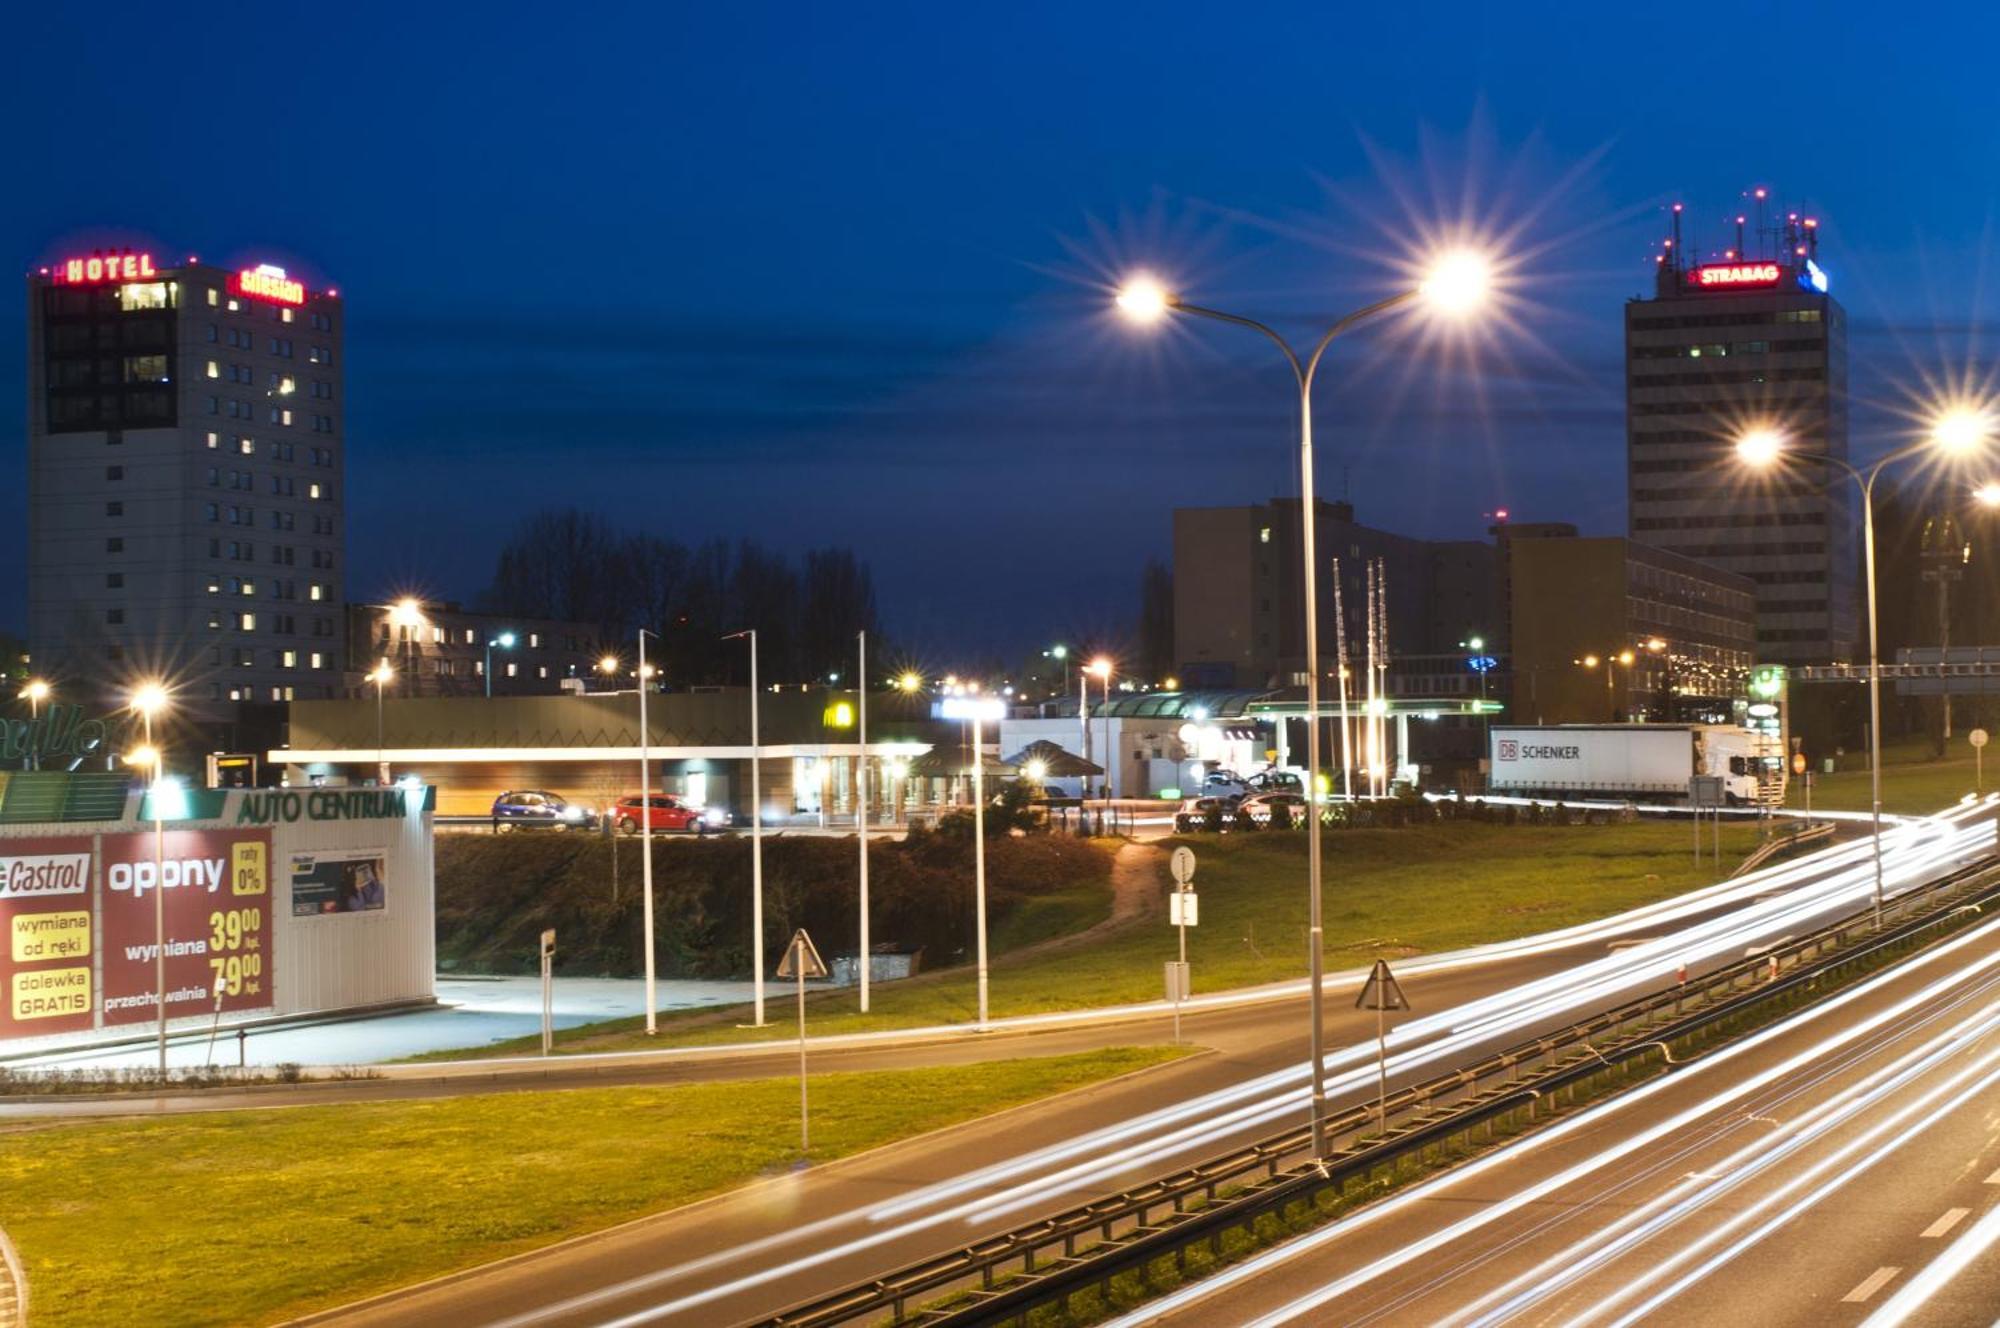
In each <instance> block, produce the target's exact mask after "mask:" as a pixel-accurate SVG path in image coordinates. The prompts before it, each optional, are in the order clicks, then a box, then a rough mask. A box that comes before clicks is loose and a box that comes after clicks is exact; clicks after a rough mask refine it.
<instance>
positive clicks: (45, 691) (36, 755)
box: [21, 678, 51, 770]
mask: <svg viewBox="0 0 2000 1328" xmlns="http://www.w3.org/2000/svg"><path fill="white" fill-rule="evenodd" d="M50 690H51V689H50V687H49V685H48V683H47V682H45V681H44V680H42V679H40V678H30V679H28V681H27V685H26V686H24V687H22V688H21V695H22V696H24V697H26V698H27V700H28V724H29V727H31V728H32V727H33V726H34V725H35V723H36V721H37V720H39V719H40V718H41V717H42V702H44V701H46V700H48V699H49V692H50ZM28 762H29V768H30V769H32V770H39V769H41V768H42V756H41V752H40V750H39V748H38V747H37V746H36V745H35V744H34V743H30V744H28Z"/></svg>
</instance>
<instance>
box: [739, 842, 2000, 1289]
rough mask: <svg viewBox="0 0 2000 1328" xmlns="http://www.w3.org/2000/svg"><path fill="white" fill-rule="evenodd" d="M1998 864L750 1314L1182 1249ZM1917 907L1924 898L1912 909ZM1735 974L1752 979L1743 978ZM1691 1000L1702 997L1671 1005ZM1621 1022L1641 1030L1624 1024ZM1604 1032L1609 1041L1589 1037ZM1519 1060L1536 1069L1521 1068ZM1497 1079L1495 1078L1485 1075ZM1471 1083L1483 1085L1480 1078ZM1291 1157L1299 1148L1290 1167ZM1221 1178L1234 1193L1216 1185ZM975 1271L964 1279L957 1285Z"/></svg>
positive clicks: (1647, 1040)
mask: <svg viewBox="0 0 2000 1328" xmlns="http://www.w3.org/2000/svg"><path fill="white" fill-rule="evenodd" d="M1996 864H2000V856H1988V857H1986V858H1983V859H1981V860H1980V861H1979V862H1977V863H1974V864H1972V865H1970V866H1967V867H1963V868H1960V869H1958V870H1956V871H1953V872H1950V873H1947V874H1946V875H1944V876H1942V877H1939V878H1938V879H1936V880H1934V881H1932V882H1930V883H1929V884H1928V885H1926V886H1923V887H1920V888H1919V889H1916V890H1912V891H1908V892H1905V893H1904V894H1903V895H1901V896H1898V897H1897V898H1896V899H1895V900H1893V901H1890V905H1889V911H1890V912H1892V913H1893V912H1901V913H1903V914H1904V915H1905V917H1906V920H1905V921H1904V922H1902V923H1900V924H1897V925H1896V926H1893V927H1889V928H1886V929H1885V930H1883V931H1881V932H1871V931H1870V927H1871V921H1870V917H1871V910H1866V909H1864V910H1862V911H1861V912H1858V913H1855V914H1852V915H1850V916H1849V917H1847V918H1845V919H1842V920H1840V921H1838V922H1835V923H1833V924H1830V925H1829V926H1827V927H1824V928H1821V929H1820V930H1818V931H1816V932H1813V933H1812V934H1810V935H1808V936H1805V937H1801V938H1798V939H1795V940H1791V941H1788V942H1785V943H1783V944H1781V945H1778V946H1774V947H1772V948H1771V949H1770V950H1768V951H1765V952H1763V953H1760V954H1757V955H1755V956H1748V957H1745V958H1743V959H1741V960H1737V961H1734V962H1732V963H1729V964H1726V965H1724V966H1722V967H1721V968H1718V969H1716V970H1714V971H1712V972H1710V973H1708V974H1705V975H1703V976H1702V977H1700V978H1699V979H1696V980H1694V981H1692V982H1688V983H1685V984H1676V985H1674V986H1672V987H1668V988H1665V989H1662V990H1660V991H1657V992H1652V993H1649V994H1648V995H1646V996H1642V997H1639V998H1637V999H1635V1000H1633V1001H1629V1002H1627V1003H1625V1004H1624V1005H1621V1006H1618V1007H1616V1008H1614V1009H1610V1010H1605V1011H1602V1012H1600V1013H1598V1014H1595V1015H1592V1016H1590V1017H1589V1018H1587V1019H1584V1020H1580V1021H1578V1022H1576V1023H1574V1024H1571V1025H1569V1026H1567V1027H1565V1028H1563V1029H1560V1030H1557V1031H1555V1032H1553V1033H1549V1034H1546V1035H1543V1036H1541V1037H1536V1038H1531V1039H1527V1040H1525V1041H1522V1042H1520V1043H1516V1044H1515V1045H1513V1046H1511V1047H1509V1048H1507V1049H1506V1050H1504V1051H1502V1052H1499V1053H1497V1054H1495V1055H1493V1056H1490V1057H1487V1058H1486V1059H1485V1060H1483V1061H1480V1062H1477V1063H1475V1064H1474V1065H1472V1066H1470V1067H1466V1068H1461V1069H1459V1070H1456V1071H1452V1072H1449V1073H1446V1074H1443V1075H1439V1076H1437V1077H1435V1078H1432V1079H1430V1080H1427V1081H1425V1082H1423V1083H1420V1084H1415V1085H1412V1086H1410V1087H1407V1088H1403V1089H1400V1090H1398V1091H1397V1092H1395V1093H1392V1094H1390V1095H1389V1098H1388V1102H1387V1111H1388V1117H1389V1119H1392V1120H1393V1119H1394V1118H1396V1117H1397V1116H1399V1115H1408V1114H1410V1113H1412V1112H1414V1113H1415V1116H1414V1119H1411V1120H1409V1121H1407V1122H1404V1123H1400V1124H1397V1125H1396V1126H1394V1127H1393V1128H1391V1129H1390V1130H1388V1132H1387V1133H1386V1134H1380V1135H1376V1136H1373V1137H1368V1136H1367V1135H1366V1134H1365V1132H1367V1131H1369V1130H1370V1129H1371V1127H1375V1126H1376V1124H1377V1121H1378V1115H1377V1110H1376V1107H1375V1105H1374V1104H1369V1105H1367V1106H1361V1107H1355V1108H1351V1109H1349V1110H1348V1111H1345V1112H1342V1113H1340V1114H1339V1115H1336V1116H1334V1117H1332V1118H1331V1119H1329V1120H1328V1121H1327V1130H1328V1134H1329V1135H1331V1136H1336V1137H1338V1136H1343V1135H1344V1136H1347V1137H1348V1138H1349V1140H1350V1142H1349V1143H1348V1144H1347V1145H1346V1146H1345V1147H1343V1148H1341V1149H1339V1150H1337V1151H1336V1152H1335V1153H1333V1154H1331V1155H1329V1156H1328V1157H1327V1158H1325V1159H1324V1160H1313V1159H1312V1158H1311V1156H1310V1150H1311V1144H1312V1134H1311V1130H1310V1129H1309V1128H1306V1127H1303V1126H1302V1127H1298V1128H1295V1129H1291V1130H1287V1131H1284V1132H1282V1133H1278V1134H1274V1135H1271V1136H1268V1137H1266V1138H1264V1139H1261V1140H1258V1141H1256V1142H1254V1143H1251V1144H1248V1145H1244V1146H1241V1147H1239V1148H1237V1149H1234V1150H1232V1151H1231V1152H1229V1153H1226V1154H1222V1155H1220V1156H1217V1157H1214V1158H1211V1159H1208V1160H1207V1161H1204V1162H1201V1163H1199V1164H1196V1165H1195V1166H1192V1167H1187V1168H1183V1169H1181V1170H1179V1171H1176V1172H1174V1173H1171V1174H1169V1175H1167V1176H1163V1177H1160V1178H1158V1179H1155V1180H1152V1181H1149V1182H1146V1183H1144V1184H1142V1185H1139V1186H1135V1187H1133V1188H1131V1189H1127V1190H1125V1191H1123V1192H1121V1193H1119V1194H1116V1195H1111V1196H1108V1197H1106V1198H1103V1199H1099V1200H1094V1201H1092V1202H1089V1203H1085V1204H1081V1205H1078V1206H1077V1207H1074V1208H1071V1209H1069V1210H1067V1211H1065V1212H1062V1213H1058V1214H1056V1215H1054V1216H1050V1217H1046V1218H1041V1219H1037V1220H1035V1221H1033V1222H1030V1223H1027V1224H1025V1225H1023V1226H1021V1227H1017V1228H1015V1229H1014V1230H1012V1231H1008V1232H1004V1233H1002V1234H1000V1235H997V1236H992V1237H988V1238H986V1239H983V1240H980V1241H976V1242H974V1243H972V1244H969V1245H966V1246H962V1247H960V1248H958V1249H956V1250H952V1251H950V1252H948V1253H945V1254H941V1255H938V1256H934V1257H932V1258H929V1259H925V1260H922V1261H919V1262H917V1263H913V1264H910V1265H908V1266H906V1267H904V1268H902V1269H899V1270H897V1271H896V1272H893V1273H890V1274H888V1275H886V1276H883V1277H879V1278H873V1279H870V1280H869V1281H867V1282H864V1283H861V1284H858V1285H855V1286H851V1287H848V1288H845V1289H843V1290H840V1291H836V1292H834V1293H832V1294H830V1295H825V1296H821V1297H818V1298H816V1299H814V1300H811V1301H808V1302H805V1303H802V1304H799V1305H796V1306H793V1307H792V1308H790V1309H788V1310H786V1311H784V1312H782V1313H780V1314H777V1315H774V1316H771V1317H770V1318H767V1319H762V1320H759V1321H757V1322H758V1323H759V1324H760V1325H762V1326H763V1328H829V1326H830V1325H835V1324H845V1323H852V1322H855V1321H857V1320H874V1319H876V1318H878V1317H879V1316H882V1315H890V1316H892V1321H893V1322H895V1323H897V1324H915V1325H925V1326H926V1328H937V1326H940V1325H954V1326H955V1328H957V1326H969V1325H975V1324H993V1323H999V1322H1003V1321H1005V1320H1008V1319H1011V1318H1015V1317H1018V1316H1019V1315H1021V1314H1023V1313H1025V1312H1026V1311H1027V1310H1029V1309H1032V1308H1034V1307H1035V1306H1038V1305H1043V1304H1047V1303H1049V1302H1052V1301H1056V1300H1061V1299H1064V1298H1066V1297H1068V1296H1070V1295H1073V1294H1075V1293H1076V1292H1078V1291H1080V1290H1083V1289H1086V1288H1088V1287H1090V1286H1092V1285H1097V1284H1103V1283H1108V1282H1109V1281H1110V1279H1112V1278H1114V1277H1117V1276H1119V1275H1120V1274H1122V1273H1126V1272H1129V1271H1131V1270H1133V1269H1136V1268H1142V1267H1144V1266H1146V1265H1147V1264H1149V1263H1151V1262H1153V1261H1154V1260H1157V1259H1161V1258H1166V1257H1170V1256H1174V1255H1177V1254H1184V1253H1185V1251H1187V1250H1188V1249H1190V1248H1191V1247H1193V1246H1195V1245H1197V1244H1201V1243H1203V1242H1207V1241H1211V1240H1214V1239H1218V1238H1219V1237H1220V1234H1221V1233H1222V1232H1224V1231H1226V1230H1228V1229H1231V1228H1234V1227H1240V1226H1243V1225H1245V1224H1246V1223H1248V1222H1251V1221H1254V1220H1255V1219H1256V1218H1258V1217H1260V1216H1263V1215H1267V1214H1273V1213H1282V1211H1283V1210H1284V1209H1286V1208H1288V1207H1290V1206H1291V1205H1293V1204H1295V1203H1298V1202H1300V1201H1302V1200H1305V1199H1308V1198H1313V1197H1315V1196H1317V1195H1318V1194H1319V1193H1321V1192H1322V1191H1323V1190H1324V1189H1326V1188H1327V1187H1330V1186H1331V1187H1336V1188H1337V1187H1338V1186H1340V1185H1342V1184H1344V1183H1345V1182H1346V1181H1349V1180H1352V1179H1354V1178H1355V1177H1357V1176H1364V1177H1365V1176H1366V1175H1368V1174H1369V1173H1370V1172H1372V1171H1373V1170H1375V1169H1376V1168H1379V1167H1383V1166H1385V1165H1388V1164H1392V1163H1395V1162H1398V1161H1400V1160H1402V1159H1404V1158H1406V1157H1408V1156H1409V1155H1410V1154H1412V1153H1419V1152H1421V1151H1422V1150H1423V1149H1426V1148H1429V1147H1432V1146H1434V1145H1437V1144H1440V1143H1442V1142H1445V1141H1447V1140H1449V1139H1451V1138H1452V1137H1454V1136H1456V1135H1459V1134H1462V1133H1464V1132H1466V1131H1468V1130H1471V1129H1476V1128H1478V1127H1479V1126H1481V1125H1487V1124H1490V1123H1492V1122H1495V1121H1497V1120H1499V1119H1500V1118H1502V1117H1505V1116H1507V1115H1509V1114H1511V1113H1513V1112H1515V1111H1519V1110H1522V1109H1524V1108H1528V1109H1534V1108H1536V1107H1537V1106H1538V1104H1540V1103H1542V1102H1543V1101H1544V1100H1545V1098H1546V1096H1547V1095H1549V1094H1552V1093H1554V1092H1556V1091H1558V1090H1560V1089H1563V1088H1565V1087H1568V1086H1570V1085H1572V1084H1575V1083H1578V1082H1581V1081H1582V1080H1584V1079H1586V1078H1588V1077H1589V1076H1591V1075H1595V1074H1601V1073H1606V1072H1609V1071H1611V1070H1614V1069H1616V1068H1617V1067H1618V1066H1620V1065H1621V1064H1622V1063H1623V1062H1625V1061H1628V1060H1631V1059H1632V1058H1634V1057H1636V1056H1642V1055H1647V1054H1659V1049H1660V1047H1661V1045H1662V1044H1664V1043H1666V1042H1669V1041H1672V1040H1674V1039H1676V1038H1680V1037H1685V1036H1688V1035H1689V1034H1691V1033H1695V1032H1699V1031H1702V1030H1704V1029H1706V1028H1708V1027H1710V1026H1712V1025H1714V1024H1716V1023H1719V1022H1722V1021H1725V1020H1728V1019H1731V1018H1735V1017H1737V1016H1738V1015H1741V1014H1743V1013H1745V1012H1746V1011H1747V1010H1748V1009H1750V1008H1751V1007H1754V1006H1756V1005H1758V1004H1761V1003H1763V1002H1765V1001H1768V1000H1770V999H1772V998H1774V997H1775V996H1778V995H1780V994H1783V993H1790V992H1794V991H1797V990H1799V989H1800V988H1801V987H1803V986H1804V985H1806V984H1809V983H1811V982H1815V981H1817V980H1819V979H1820V978H1821V977H1823V976H1825V975H1827V974H1828V973H1829V972H1831V971H1833V970H1835V969H1837V968H1840V967H1842V966H1845V965H1851V964H1854V963H1856V962H1858V961H1861V960H1864V959H1866V958H1868V957H1869V956H1871V955H1875V954H1879V953H1880V952H1881V951H1882V950H1883V949H1884V948H1885V947H1894V946H1897V945H1900V944H1903V943H1905V942H1907V941H1908V940H1910V939H1911V938H1912V937H1914V936H1917V935H1920V934H1921V933H1922V932H1923V931H1924V930H1925V929H1927V928H1930V927H1934V926H1936V925H1938V924H1939V923H1940V922H1945V921H1949V920H1952V919H1955V918H1957V917H1959V916H1960V915H1961V911H1962V909H1963V908H1964V906H1965V904H1966V903H1967V902H1969V901H1968V900H1966V899H1964V898H1961V897H1958V892H1959V891H1960V890H1961V888H1962V887H1967V886H1974V885H1977V884H1978V883H1979V882H1980V881H1981V880H1982V878H1985V877H1987V876H1989V875H1990V874H1991V873H1992V871H1993V868H1994V867H1995V865H1996ZM1977 899H1978V901H1979V902H1984V901H1986V900H1989V899H2000V879H1994V880H1990V881H1988V882H1987V883H1986V884H1985V886H1984V888H1983V889H1982V890H1980V891H1979V893H1978V896H1977ZM1920 905H1921V906H1924V907H1923V911H1921V912H1916V910H1917V909H1918V908H1919V906H1920ZM1858 934H1865V940H1864V941H1863V942H1862V943H1861V944H1859V945H1850V944H1849V942H1850V940H1851V939H1852V938H1853V937H1855V936H1856V935H1858ZM1808 960H1812V961H1814V962H1812V963H1810V964H1808V963H1807V962H1806V961H1808ZM1787 965H1790V966H1791V967H1792V968H1793V970H1794V971H1793V972H1792V973H1791V975H1790V976H1787V977H1779V976H1776V974H1778V973H1779V972H1780V971H1781V970H1782V969H1783V968H1785V967H1786V966H1787ZM1746 984H1747V986H1748V987H1749V990H1748V991H1743V990H1741V989H1742V988H1743V987H1745V986H1746ZM1691 1003H1692V1004H1695V1005H1699V1006H1701V1007H1702V1008H1700V1009H1698V1010H1697V1011H1695V1012H1694V1013H1684V1011H1685V1010H1686V1007H1687V1006H1688V1005H1689V1004H1691ZM1632 1030H1638V1033H1637V1034H1636V1035H1634V1036H1627V1034H1628V1033H1629V1032H1631V1031H1632ZM1606 1035H1609V1036H1610V1037H1612V1038H1615V1039H1618V1040H1617V1041H1615V1042H1612V1043H1610V1044H1608V1045H1607V1046H1604V1047H1600V1046H1598V1045H1596V1043H1597V1041H1598V1040H1600V1039H1602V1038H1604V1037H1605V1036H1606ZM1648 1049H1651V1051H1650V1053H1649V1050H1648ZM1530 1067H1537V1068H1535V1069H1534V1072H1533V1074H1532V1075H1525V1074H1524V1073H1523V1072H1524V1071H1526V1070H1528V1069H1530ZM1496 1079H1504V1082H1501V1083H1491V1081H1494V1080H1496ZM1482 1082H1487V1083H1489V1084H1490V1086H1487V1087H1483V1088H1482V1087H1481V1084H1482ZM1447 1099H1450V1100H1449V1101H1447ZM1441 1104H1443V1105H1442V1111H1441V1112H1440V1105H1441ZM1292 1159H1303V1161H1302V1162H1301V1163H1300V1164H1299V1165H1296V1166H1292V1167H1290V1168H1287V1167H1286V1165H1285V1164H1286V1163H1287V1162H1288V1161H1291V1160H1292ZM1259 1173H1261V1175H1260V1174H1259ZM1239 1186H1240V1187H1241V1188H1240V1189H1237V1188H1236V1187H1239ZM1225 1187H1228V1188H1230V1189H1232V1190H1235V1192H1234V1193H1232V1194H1230V1195H1229V1196H1228V1197H1226V1198H1225V1197H1223V1193H1222V1192H1223V1190H1224V1189H1225ZM975 1281H976V1285H973V1286H970V1287H968V1286H967V1285H966V1284H967V1283H968V1282H975ZM953 1291H958V1292H960V1293H961V1294H962V1295H964V1296H966V1297H967V1298H968V1303H966V1304H963V1305H957V1306H952V1307H948V1308H945V1307H940V1308H931V1309H919V1310H917V1311H916V1312H914V1313H912V1312H910V1309H909V1303H910V1302H911V1301H913V1300H916V1299H919V1298H939V1297H943V1296H945V1295H947V1294H949V1293H951V1292H953Z"/></svg>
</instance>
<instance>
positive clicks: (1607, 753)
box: [1486, 724, 1785, 807]
mask: <svg viewBox="0 0 2000 1328" xmlns="http://www.w3.org/2000/svg"><path fill="white" fill-rule="evenodd" d="M1490 740H1491V747H1490V750H1489V751H1488V757H1489V758H1490V760H1489V763H1488V765H1487V771H1488V774H1487V780H1486V787H1487V790H1488V791H1489V792H1492V793H1504V794H1511V795H1514V796H1518V797H1531V798H1618V799H1630V800H1633V801H1639V802H1665V803H1674V802H1686V801H1687V798H1688V783H1689V781H1690V780H1691V779H1693V778H1694V777H1695V776H1696V775H1712V776H1714V777H1716V778H1718V779H1720V780H1721V781H1722V790H1723V794H1724V797H1725V798H1726V799H1727V801H1728V802H1729V804H1730V805H1731V806H1739V807H1747V806H1756V805H1760V804H1761V805H1766V806H1775V805H1777V804H1779V803H1781V802H1783V801H1784V797H1785V762H1784V754H1783V752H1782V751H1781V750H1780V746H1781V744H1780V743H1779V741H1778V739H1776V738H1774V737H1771V736H1768V735H1765V734H1759V733H1752V732H1750V731H1749V730H1748V729H1743V728H1738V727H1736V726H1735V725H1732V724H1541V725H1511V724H1510V725H1500V724H1496V725H1494V726H1493V728H1492V730H1491V738H1490Z"/></svg>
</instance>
